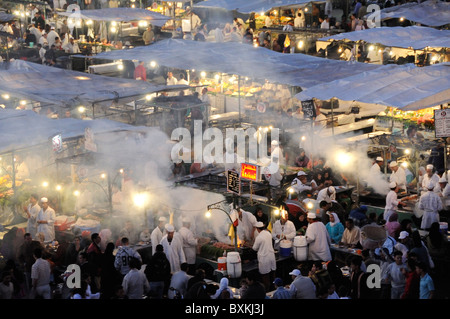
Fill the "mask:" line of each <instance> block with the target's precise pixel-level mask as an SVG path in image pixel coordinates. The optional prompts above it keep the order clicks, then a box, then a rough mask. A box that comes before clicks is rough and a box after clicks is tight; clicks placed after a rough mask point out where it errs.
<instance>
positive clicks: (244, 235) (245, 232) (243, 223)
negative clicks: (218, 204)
mask: <svg viewBox="0 0 450 319" xmlns="http://www.w3.org/2000/svg"><path fill="white" fill-rule="evenodd" d="M236 212H237V214H238V225H237V229H236V233H237V235H238V238H239V239H240V240H242V241H243V243H244V245H245V244H248V245H253V242H254V240H255V231H256V229H255V225H256V223H257V220H256V217H255V215H253V214H252V213H250V212H248V211H245V210H243V209H242V208H240V207H237V208H236Z"/></svg>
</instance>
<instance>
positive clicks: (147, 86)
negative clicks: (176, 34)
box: [0, 60, 186, 107]
mask: <svg viewBox="0 0 450 319" xmlns="http://www.w3.org/2000/svg"><path fill="white" fill-rule="evenodd" d="M183 88H186V86H185V85H176V86H165V85H164V86H157V85H154V84H151V83H148V82H145V81H136V80H132V79H125V78H117V77H108V76H101V75H95V74H89V73H82V72H78V71H72V70H66V69H61V68H56V67H48V66H45V65H41V64H36V63H31V62H26V61H23V60H16V61H12V62H3V63H0V93H1V94H8V95H9V96H11V97H15V98H17V99H29V100H32V101H35V102H41V103H44V104H50V105H60V106H65V107H72V106H79V105H83V104H94V103H100V102H102V101H110V102H111V101H117V102H119V101H120V102H123V103H126V102H130V101H133V100H136V99H139V98H143V97H145V95H146V94H150V93H156V92H160V91H170V90H172V89H177V90H181V89H183Z"/></svg>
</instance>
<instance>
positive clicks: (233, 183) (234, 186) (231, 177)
mask: <svg viewBox="0 0 450 319" xmlns="http://www.w3.org/2000/svg"><path fill="white" fill-rule="evenodd" d="M227 190H228V191H229V192H231V193H235V194H237V195H241V181H240V178H239V173H237V172H235V171H232V170H228V174H227Z"/></svg>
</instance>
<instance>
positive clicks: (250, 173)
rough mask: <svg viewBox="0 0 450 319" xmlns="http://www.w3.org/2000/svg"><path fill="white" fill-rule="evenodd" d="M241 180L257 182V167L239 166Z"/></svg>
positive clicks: (250, 165) (244, 164)
mask: <svg viewBox="0 0 450 319" xmlns="http://www.w3.org/2000/svg"><path fill="white" fill-rule="evenodd" d="M241 178H244V179H248V180H250V181H253V182H257V181H258V165H252V164H247V163H242V164H241Z"/></svg>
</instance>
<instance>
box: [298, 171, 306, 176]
mask: <svg viewBox="0 0 450 319" xmlns="http://www.w3.org/2000/svg"><path fill="white" fill-rule="evenodd" d="M306 175H307V174H306V173H305V172H304V171H298V173H297V176H306Z"/></svg>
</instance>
